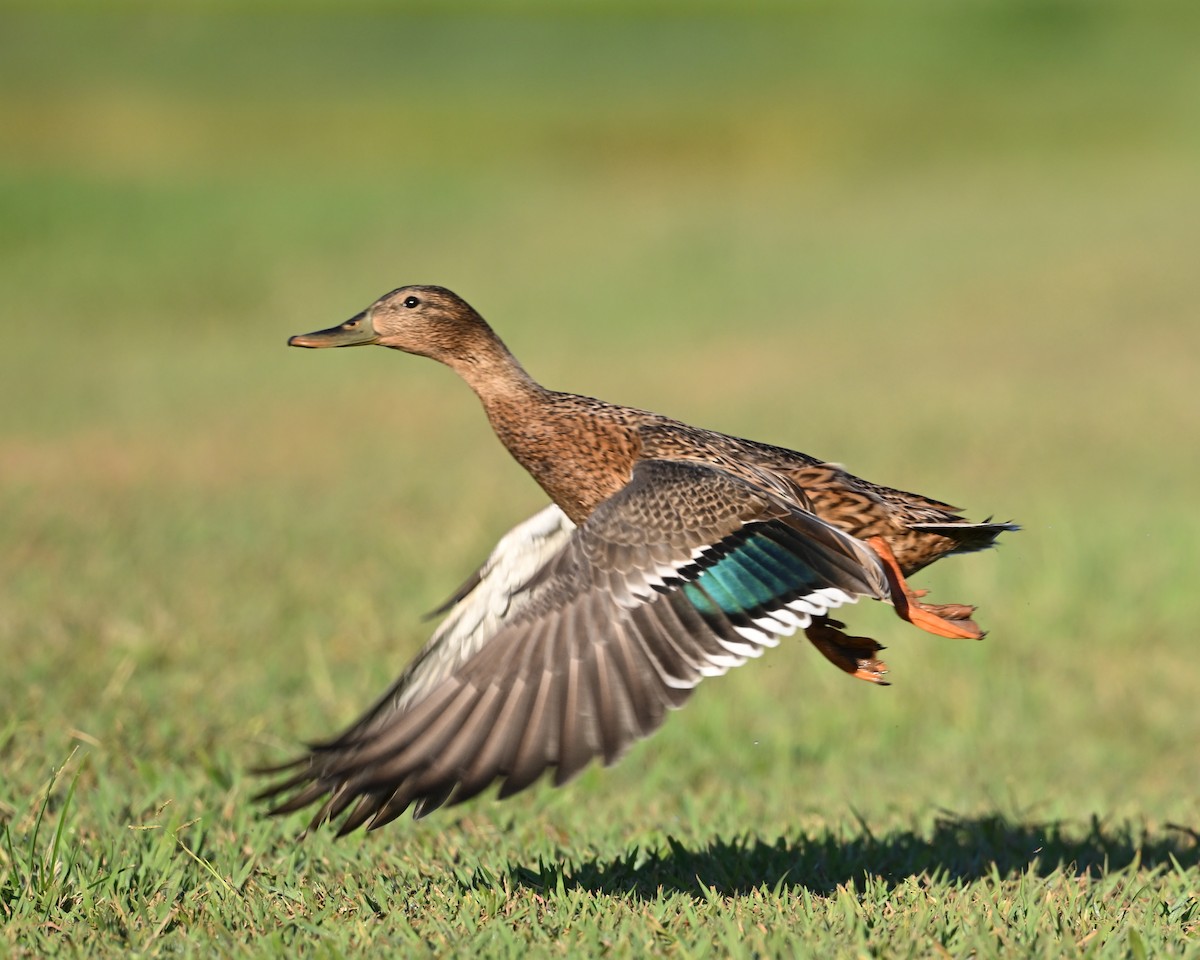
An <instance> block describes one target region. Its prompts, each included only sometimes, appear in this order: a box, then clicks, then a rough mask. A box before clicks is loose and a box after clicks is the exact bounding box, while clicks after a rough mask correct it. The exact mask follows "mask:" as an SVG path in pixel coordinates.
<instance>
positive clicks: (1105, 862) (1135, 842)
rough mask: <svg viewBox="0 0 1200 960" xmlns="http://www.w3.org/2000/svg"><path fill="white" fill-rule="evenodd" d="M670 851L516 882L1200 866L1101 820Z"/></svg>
mask: <svg viewBox="0 0 1200 960" xmlns="http://www.w3.org/2000/svg"><path fill="white" fill-rule="evenodd" d="M667 844H668V849H666V850H655V851H651V852H649V853H643V852H641V851H639V850H638V849H636V848H635V849H634V850H632V851H631V852H630V853H629V854H628V856H626V857H624V858H616V859H612V860H607V861H605V860H600V859H595V860H591V861H586V862H584V863H581V864H579V865H578V866H576V865H574V864H572V863H570V862H563V863H544V862H539V863H538V865H537V867H536V868H531V867H528V866H519V865H518V866H513V867H512V868H511V874H512V877H513V879H514V880H515V881H516V882H517V883H519V884H521V885H523V886H526V887H530V888H534V889H538V890H547V889H548V890H556V889H558V887H559V886H560V885H561V886H562V887H564V888H565V889H567V890H572V889H583V890H588V891H591V892H593V893H603V894H615V895H633V896H635V897H640V898H648V899H653V898H655V897H657V896H658V892H659V888H662V889H663V890H664V891H666V892H671V891H677V892H682V893H689V894H695V895H698V896H705V895H706V893H705V888H708V889H709V890H713V891H715V892H717V893H719V894H725V895H729V894H743V893H748V892H749V891H751V890H753V889H756V888H759V887H762V886H764V885H765V886H766V887H768V888H770V889H774V888H776V887H780V888H784V889H786V888H789V887H796V888H800V887H803V888H806V889H808V890H810V891H811V892H813V893H819V894H827V893H831V892H833V891H834V890H835V889H836V888H837V886H838V885H840V884H845V883H847V882H850V881H855V882H858V881H861V880H863V879H864V878H867V877H877V878H882V879H883V880H884V881H886V882H892V883H897V882H900V881H902V880H904V879H906V878H908V877H911V876H920V875H929V876H936V877H938V878H939V879H944V880H949V881H952V882H953V881H956V880H967V881H969V880H977V879H980V878H982V877H985V876H991V875H993V874H998V875H999V876H1001V877H1009V876H1014V875H1018V874H1021V873H1025V872H1026V871H1028V870H1031V869H1032V870H1033V872H1034V873H1036V874H1037V875H1039V876H1048V875H1049V874H1051V873H1053V872H1055V871H1057V870H1064V871H1066V872H1067V873H1069V874H1071V875H1074V876H1093V877H1099V876H1101V875H1102V874H1107V873H1111V872H1113V871H1118V870H1121V869H1123V868H1125V867H1128V866H1130V865H1132V864H1134V863H1137V864H1139V865H1140V866H1141V867H1142V868H1146V869H1154V868H1166V869H1171V868H1172V867H1173V866H1174V864H1175V863H1178V864H1179V865H1180V866H1181V867H1183V868H1184V869H1188V868H1190V867H1194V866H1196V865H1197V864H1198V863H1200V847H1198V844H1197V836H1196V835H1195V834H1194V833H1192V832H1191V831H1189V830H1186V829H1171V830H1169V831H1168V832H1166V833H1157V834H1154V833H1149V832H1147V831H1145V830H1142V829H1141V828H1135V827H1134V826H1132V825H1130V824H1124V825H1116V826H1109V825H1105V824H1103V823H1102V822H1100V821H1099V820H1097V819H1093V820H1092V823H1091V825H1090V829H1089V828H1087V827H1085V826H1084V825H1082V824H1067V823H1057V822H1051V823H1013V822H1011V821H1009V820H1008V819H1006V818H1005V817H1002V816H999V815H989V816H983V817H973V818H947V819H943V820H939V821H938V822H937V824H936V825H935V827H934V829H933V831H932V832H930V833H917V832H915V831H911V830H904V831H898V832H893V833H889V834H887V835H885V836H880V837H877V836H875V835H874V834H873V833H871V831H870V829H869V828H868V827H867V826H866V825H865V824H864V826H863V832H862V833H861V834H860V835H858V836H853V837H849V836H845V835H843V836H837V835H834V834H832V833H827V834H824V835H817V836H801V837H797V838H794V839H789V838H787V837H780V838H779V839H777V840H775V841H774V842H771V843H769V842H766V841H764V840H762V839H759V838H755V837H745V838H735V839H733V840H724V839H720V838H718V839H715V840H713V841H712V842H710V843H709V844H707V845H706V846H704V847H703V848H700V849H691V848H689V847H687V846H685V845H684V844H682V843H680V842H679V841H677V840H675V839H674V838H673V837H668V838H667Z"/></svg>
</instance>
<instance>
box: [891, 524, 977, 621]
mask: <svg viewBox="0 0 1200 960" xmlns="http://www.w3.org/2000/svg"><path fill="white" fill-rule="evenodd" d="M867 546H869V547H870V548H871V549H872V550H874V551H875V552H876V553H877V554H879V559H880V560H882V561H883V572H884V574H885V575H886V576H887V581H888V586H889V587H890V588H891V592H892V603H893V605H894V606H895V607H896V615H897V616H899V617H900V619H902V620H907V621H908V622H909V623H911V624H912V625H913V626H914V627H920V628H921V629H922V630H926V631H928V632H929V633H932V634H936V635H937V636H939V637H950V638H951V639H953V640H981V639H982V638H983V635H984V634H983V631H982V630H980V629H979V627H977V626H976V625H975V622H974V621H973V620H971V614H972V613H974V612H975V608H974V607H969V606H967V605H965V604H962V603H945V604H932V603H921V602H920V601H919V600H918V597H923V596H924V595H925V591H923V590H922V591H921V592H919V593H918V592H916V591H914V590H912V589H911V588H910V587H909V586H908V584H907V583H905V582H904V574H903V573H902V572H901V570H900V564H899V563H897V562H896V555H895V554H894V553H892V548H891V547H889V546H888V545H887V541H886V540H884V539H883V537H871V538H870V539H869V540H868V541H867Z"/></svg>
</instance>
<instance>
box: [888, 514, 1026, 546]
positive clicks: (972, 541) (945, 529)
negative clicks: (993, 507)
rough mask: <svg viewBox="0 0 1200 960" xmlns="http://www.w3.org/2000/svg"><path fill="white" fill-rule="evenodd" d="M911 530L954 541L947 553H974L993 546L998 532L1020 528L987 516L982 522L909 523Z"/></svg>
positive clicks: (1014, 524)
mask: <svg viewBox="0 0 1200 960" xmlns="http://www.w3.org/2000/svg"><path fill="white" fill-rule="evenodd" d="M908 526H909V528H910V529H912V530H927V531H929V532H930V533H936V534H939V535H940V536H943V537H946V538H947V539H949V540H953V541H954V548H953V549H952V550H950V551H949V553H974V552H975V551H976V550H986V549H987V548H988V547H991V546H994V545H995V543H996V538H997V537H998V536H1000V534H1002V533H1005V532H1006V531H1010V530H1020V529H1021V527H1020V525H1019V524H1016V523H993V522H992V518H991V517H988V518H987V519H986V520H984V521H983V522H982V523H963V522H961V521H960V522H958V523H910V524H909V525H908Z"/></svg>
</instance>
